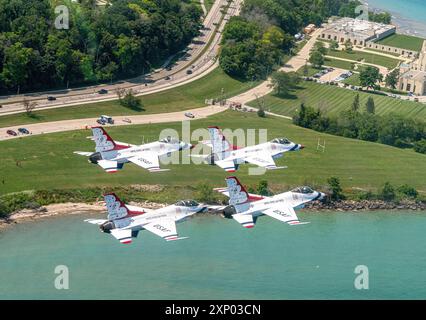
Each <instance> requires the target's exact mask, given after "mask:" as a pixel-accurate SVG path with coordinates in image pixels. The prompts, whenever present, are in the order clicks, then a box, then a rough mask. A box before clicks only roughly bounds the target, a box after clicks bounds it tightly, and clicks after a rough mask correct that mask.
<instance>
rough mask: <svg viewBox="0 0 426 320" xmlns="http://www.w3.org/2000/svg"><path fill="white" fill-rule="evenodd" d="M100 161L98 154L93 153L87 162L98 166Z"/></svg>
mask: <svg viewBox="0 0 426 320" xmlns="http://www.w3.org/2000/svg"><path fill="white" fill-rule="evenodd" d="M101 160H102V155H101V153H100V152H95V153H94V154H92V155H91V156H90V157H89V162H90V163H93V164H98V162H99V161H101Z"/></svg>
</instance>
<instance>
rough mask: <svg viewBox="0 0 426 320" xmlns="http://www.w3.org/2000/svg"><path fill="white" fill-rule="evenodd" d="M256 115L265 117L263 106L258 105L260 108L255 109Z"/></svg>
mask: <svg viewBox="0 0 426 320" xmlns="http://www.w3.org/2000/svg"><path fill="white" fill-rule="evenodd" d="M257 115H258V116H259V117H261V118H265V117H266V113H265V110H263V107H260V108H259V109H258V110H257Z"/></svg>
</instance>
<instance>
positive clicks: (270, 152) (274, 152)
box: [191, 127, 304, 172]
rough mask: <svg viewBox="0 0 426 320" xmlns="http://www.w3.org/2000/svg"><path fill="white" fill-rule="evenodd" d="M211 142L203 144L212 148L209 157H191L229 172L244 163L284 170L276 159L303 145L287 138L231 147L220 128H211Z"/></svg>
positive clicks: (301, 147)
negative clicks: (198, 158) (277, 163)
mask: <svg viewBox="0 0 426 320" xmlns="http://www.w3.org/2000/svg"><path fill="white" fill-rule="evenodd" d="M208 130H209V133H210V140H209V141H203V142H202V143H203V144H205V145H208V146H209V147H211V148H212V153H211V154H209V155H191V156H192V157H201V158H203V159H204V161H205V162H206V163H208V164H210V165H218V166H219V167H221V168H222V169H224V170H226V171H227V172H235V171H236V170H238V166H239V165H240V164H243V163H251V164H254V165H257V166H259V167H263V168H265V169H268V170H274V169H284V168H287V167H277V166H276V165H275V161H274V159H277V158H280V157H282V156H283V154H284V153H285V152H288V151H297V150H301V149H303V148H304V146H303V145H301V144H297V143H294V142H291V141H290V140H288V139H286V138H277V139H274V140H272V141H269V142H265V143H261V144H258V145H255V146H249V147H245V148H239V147H237V146H234V145H231V144H230V143H229V142H228V141H227V140H226V138H225V136H224V135H223V134H222V132H221V131H220V129H219V128H218V127H209V128H208Z"/></svg>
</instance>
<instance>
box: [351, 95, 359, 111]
mask: <svg viewBox="0 0 426 320" xmlns="http://www.w3.org/2000/svg"><path fill="white" fill-rule="evenodd" d="M351 109H352V111H354V112H358V110H359V93H357V94H356V95H355V98H354V101H353V102H352V108H351Z"/></svg>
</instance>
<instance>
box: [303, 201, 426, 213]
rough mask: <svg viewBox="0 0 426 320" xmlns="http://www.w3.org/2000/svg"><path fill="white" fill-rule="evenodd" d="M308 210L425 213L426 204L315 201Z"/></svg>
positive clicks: (308, 205)
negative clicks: (406, 211) (408, 211)
mask: <svg viewBox="0 0 426 320" xmlns="http://www.w3.org/2000/svg"><path fill="white" fill-rule="evenodd" d="M305 209H307V210H313V211H323V210H335V211H374V210H376V211H377V210H410V211H425V210H426V202H416V201H401V202H399V203H395V202H386V201H382V200H358V201H355V200H343V201H332V202H320V201H315V202H311V203H307V204H306V206H305Z"/></svg>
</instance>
